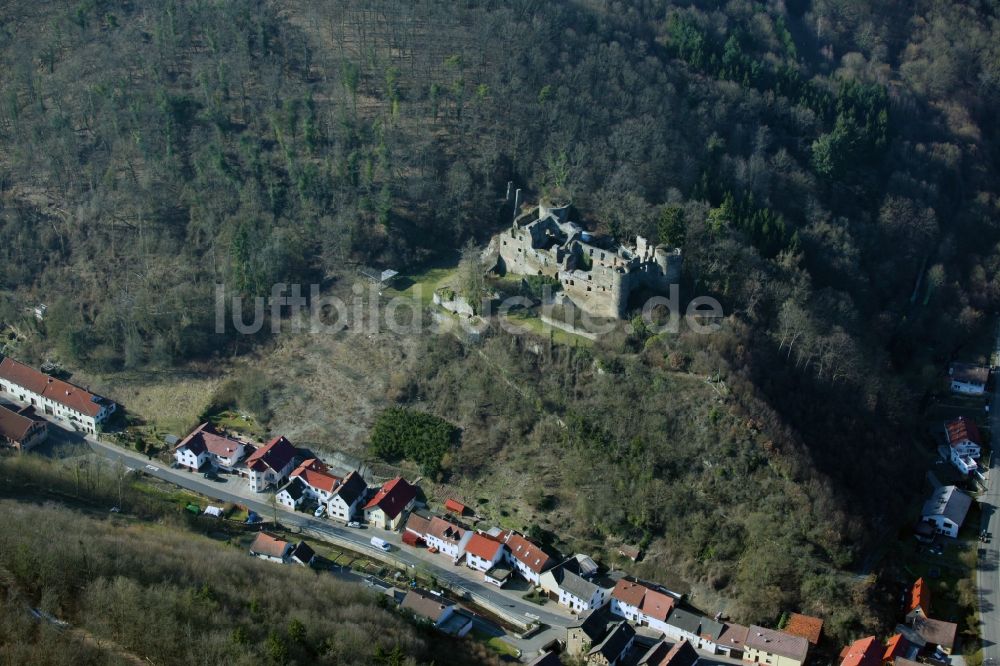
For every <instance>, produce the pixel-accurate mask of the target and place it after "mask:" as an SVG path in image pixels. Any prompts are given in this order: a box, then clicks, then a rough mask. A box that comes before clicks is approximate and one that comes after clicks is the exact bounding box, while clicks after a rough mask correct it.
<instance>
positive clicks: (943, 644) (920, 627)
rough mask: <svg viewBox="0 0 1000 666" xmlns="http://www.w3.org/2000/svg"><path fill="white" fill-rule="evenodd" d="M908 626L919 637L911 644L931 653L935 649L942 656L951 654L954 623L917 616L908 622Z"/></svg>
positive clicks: (954, 632) (955, 626)
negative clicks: (942, 654)
mask: <svg viewBox="0 0 1000 666" xmlns="http://www.w3.org/2000/svg"><path fill="white" fill-rule="evenodd" d="M910 626H911V627H912V628H913V631H914V632H916V635H917V636H918V637H919V639H917V640H914V641H913V642H914V643H915V644H917V645H919V646H920V647H923V648H924V649H927V650H932V651H933V650H934V649H935V648H936V649H939V650H940V651H941V652H943V653H944V654H951V652H952V650H953V649H954V648H955V636H956V635H957V634H958V625H956V624H955V623H954V622H945V621H944V620H935V619H933V618H929V617H923V616H917V617H914V618H913V619H912V620H910Z"/></svg>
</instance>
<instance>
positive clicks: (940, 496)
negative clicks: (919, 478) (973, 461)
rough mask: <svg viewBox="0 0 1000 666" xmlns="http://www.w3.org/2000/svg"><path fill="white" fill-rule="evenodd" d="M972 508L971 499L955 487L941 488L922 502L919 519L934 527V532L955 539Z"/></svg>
mask: <svg viewBox="0 0 1000 666" xmlns="http://www.w3.org/2000/svg"><path fill="white" fill-rule="evenodd" d="M971 506H972V498H971V497H969V496H968V495H966V494H965V493H963V492H962V491H961V490H959V489H958V488H956V487H955V486H942V487H940V488H937V489H936V490H934V492H933V493H931V496H930V499H928V500H927V501H926V502H924V508H923V511H921V513H920V519H921V520H922V521H923V522H926V523H930V524H932V525H933V526H934V531H935V532H937V533H938V534H944V535H945V536H950V537H952V538H955V537H957V536H958V530H959V529H961V527H962V523H963V522H965V516H966V514H968V513H969V507H971Z"/></svg>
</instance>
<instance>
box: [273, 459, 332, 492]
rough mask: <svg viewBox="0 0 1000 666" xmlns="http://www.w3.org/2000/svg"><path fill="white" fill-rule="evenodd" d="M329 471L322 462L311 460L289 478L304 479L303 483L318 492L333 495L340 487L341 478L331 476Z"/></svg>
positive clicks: (297, 468)
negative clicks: (335, 489) (322, 491)
mask: <svg viewBox="0 0 1000 666" xmlns="http://www.w3.org/2000/svg"><path fill="white" fill-rule="evenodd" d="M278 469H280V468H278ZM329 469H330V468H329V467H327V466H326V465H325V464H324V463H323V462H322V461H320V460H317V459H316V458H309V459H308V460H304V461H302V462H301V463H300V464H299V466H298V467H296V468H295V470H294V471H293V472H292V473H291V474H289V475H288V476H290V477H296V478H299V479H302V481H303V483H305V484H306V485H307V486H310V487H312V488H315V489H316V490H324V491H326V492H328V493H332V492H333V490H334V488H336V487H337V486H339V485H340V477H339V476H334V475H333V474H330V472H329Z"/></svg>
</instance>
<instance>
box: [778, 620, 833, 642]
mask: <svg viewBox="0 0 1000 666" xmlns="http://www.w3.org/2000/svg"><path fill="white" fill-rule="evenodd" d="M782 631H784V632H785V633H786V634H791V635H792V636H801V637H802V638H804V639H806V640H807V641H809V645H812V646H813V647H816V646H817V645H819V639H820V637H821V636H822V635H823V620H821V619H819V618H818V617H810V616H809V615H802V614H801V613H790V614H789V615H788V622H787V623H786V624H785V627H784V629H783V630H782Z"/></svg>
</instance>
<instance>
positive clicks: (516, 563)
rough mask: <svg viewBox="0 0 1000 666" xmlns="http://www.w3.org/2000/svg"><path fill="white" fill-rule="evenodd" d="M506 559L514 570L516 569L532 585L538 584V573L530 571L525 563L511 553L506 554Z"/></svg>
mask: <svg viewBox="0 0 1000 666" xmlns="http://www.w3.org/2000/svg"><path fill="white" fill-rule="evenodd" d="M507 561H508V562H510V564H511V566H513V567H514V570H515V571H517V573H518V574H520V575H521V577H522V578H524V579H525V580H526V581H528V582H529V583H531V584H532V585H538V580H539V576H540V574H537V573H535V572H534V571H532V570H531V568H530V567H528V565H527V564H525V563H524V562H522V561H521V560H519V559H517V558H516V557H514V555H513V554H510V555H508V557H507Z"/></svg>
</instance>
